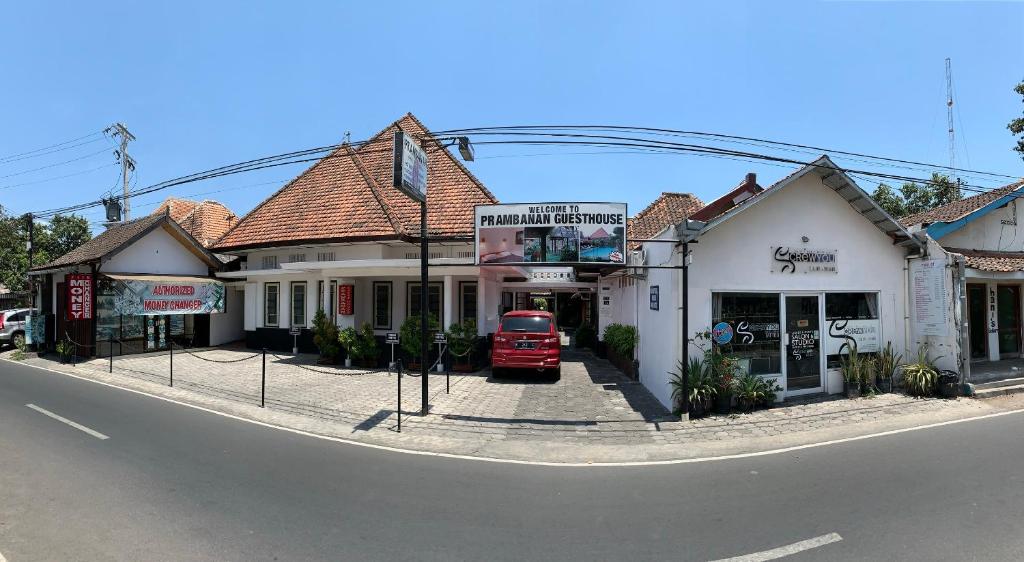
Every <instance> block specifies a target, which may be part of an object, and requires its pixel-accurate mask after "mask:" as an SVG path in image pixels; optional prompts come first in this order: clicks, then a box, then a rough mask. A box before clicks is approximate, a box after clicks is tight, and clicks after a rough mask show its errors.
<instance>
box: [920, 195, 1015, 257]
mask: <svg viewBox="0 0 1024 562" xmlns="http://www.w3.org/2000/svg"><path fill="white" fill-rule="evenodd" d="M1015 210H1016V212H1015ZM938 242H939V243H940V244H942V246H944V247H946V248H966V249H969V250H988V251H992V252H1021V251H1024V202H1022V201H1020V200H1013V201H1011V202H1010V203H1009V204H1007V205H1006V206H1005V207H1003V208H1001V209H996V210H994V211H992V212H990V213H988V214H987V215H985V216H983V217H981V218H979V219H977V220H974V221H972V222H970V223H967V224H966V225H964V226H963V227H962V228H960V229H959V230H957V231H955V232H951V233H950V234H947V235H946V236H943V237H942V238H941V239H939V240H938Z"/></svg>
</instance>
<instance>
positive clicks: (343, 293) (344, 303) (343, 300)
mask: <svg viewBox="0 0 1024 562" xmlns="http://www.w3.org/2000/svg"><path fill="white" fill-rule="evenodd" d="M355 293H356V286H355V285H338V314H340V315H342V316H352V315H353V314H355Z"/></svg>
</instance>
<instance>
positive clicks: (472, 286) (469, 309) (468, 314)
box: [459, 281, 477, 322]
mask: <svg viewBox="0 0 1024 562" xmlns="http://www.w3.org/2000/svg"><path fill="white" fill-rule="evenodd" d="M476 295H477V283H476V281H461V282H460V283H459V320H460V321H462V322H466V321H467V320H472V321H473V322H476Z"/></svg>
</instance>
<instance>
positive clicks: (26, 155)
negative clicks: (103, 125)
mask: <svg viewBox="0 0 1024 562" xmlns="http://www.w3.org/2000/svg"><path fill="white" fill-rule="evenodd" d="M101 134H102V133H101ZM102 140H104V139H103V137H100V138H96V139H92V140H88V141H85V142H80V143H77V144H73V145H70V146H65V147H63V148H56V149H54V150H47V151H45V152H39V153H35V154H34V153H31V152H23V153H21V154H14V155H11V156H8V157H5V158H0V164H9V163H11V162H19V161H21V160H28V159H30V158H39V157H40V156H48V155H50V154H56V153H58V152H64V151H65V150H71V149H72V148H78V147H80V146H85V145H87V144H93V143H96V142H100V141H102Z"/></svg>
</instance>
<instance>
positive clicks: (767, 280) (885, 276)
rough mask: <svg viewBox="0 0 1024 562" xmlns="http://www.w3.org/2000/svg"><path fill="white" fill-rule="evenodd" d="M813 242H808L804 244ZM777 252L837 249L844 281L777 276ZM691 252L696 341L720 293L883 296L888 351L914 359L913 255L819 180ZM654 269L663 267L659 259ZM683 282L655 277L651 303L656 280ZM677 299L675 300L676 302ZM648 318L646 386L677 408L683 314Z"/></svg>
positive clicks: (671, 275)
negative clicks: (908, 257) (674, 381)
mask: <svg viewBox="0 0 1024 562" xmlns="http://www.w3.org/2000/svg"><path fill="white" fill-rule="evenodd" d="M805 236H806V237H807V238H808V239H809V241H808V242H803V237H805ZM658 245H659V246H670V245H668V244H658ZM772 246H793V247H808V248H827V249H833V248H834V249H836V250H837V251H838V262H837V266H838V273H837V274H828V273H808V274H799V273H798V274H782V273H772V263H771V262H772ZM690 247H691V251H692V255H693V262H692V265H691V267H690V271H689V277H690V280H689V281H690V282H689V286H690V291H689V298H690V311H689V332H690V333H689V334H687V336H688V337H691V338H692V337H693V334H695V333H697V332H703V331H705V330H710V329H711V321H712V318H711V314H712V311H711V302H712V299H711V295H712V292H715V291H750V292H782V291H789V292H793V291H809V292H827V291H856V292H860V291H865V292H867V291H870V292H878V293H879V309H880V315H881V325H882V334H881V338H882V343H883V345H884V343H885V342H886V341H891V342H892V343H893V346H894V347H895V348H896V350H897V351H898V352H900V353H903V354H904V355H905V356H906V355H907V340H906V337H905V330H904V329H903V328H902V326H903V318H904V317H905V316H906V315H907V314H908V311H907V309H906V301H907V299H906V286H905V284H904V279H905V273H904V267H905V254H906V251H905V250H904V249H903V248H901V247H898V246H895V245H894V244H893V241H892V239H891V238H889V237H888V236H886V235H885V234H884V233H883V232H881V231H880V230H879V229H878V228H876V227H875V226H874V225H872V224H871V223H870V222H869V221H868V220H867V219H865V218H864V217H863V216H861V215H860V214H859V213H857V212H856V211H854V210H853V209H852V208H851V207H850V205H849V204H848V203H847V202H846V201H844V200H843V199H842V198H841V197H839V196H838V195H837V194H836V193H834V192H833V191H832V190H831V189H830V188H828V187H826V186H823V185H821V182H820V179H819V178H818V177H817V176H816V175H815V174H813V173H812V174H807V175H805V176H804V177H802V178H799V179H797V180H796V181H795V182H794V183H793V184H790V185H788V186H786V187H784V188H783V189H782V190H781V191H779V192H777V193H774V194H770V195H768V196H767V197H766V198H765V199H763V200H761V201H759V202H757V203H756V204H755V205H753V206H752V207H750V208H748V209H747V210H745V211H743V212H742V213H741V214H739V215H737V216H736V217H734V218H732V219H731V220H729V221H727V222H725V223H723V224H722V225H721V226H719V227H717V228H715V229H714V230H712V231H709V232H708V233H706V234H705V235H704V236H702V237H701V238H700V241H699V243H698V244H693V245H691V246H690ZM665 250H666V251H667V248H666V249H665ZM649 251H650V252H651V254H649V255H652V256H653V253H655V252H658V251H659V249H658V248H651V249H650V250H649ZM661 261H664V260H661ZM649 263H651V264H657V263H660V261H659V260H658V259H657V258H654V259H652V260H649ZM666 274H667V275H666ZM675 275H677V274H676V272H675V270H663V273H655V272H654V271H652V272H651V273H650V274H649V277H648V281H647V282H646V284H645V288H644V289H643V291H644V295H646V294H647V289H646V286H647V285H650V284H654V282H655V281H654V280H655V279H657V280H658V281H657V283H658V284H659V286H662V287H669V286H676V287H677V286H678V285H676V284H674V283H672V280H673V279H675V280H676V283H678V277H676V276H675ZM671 293H675V295H674V296H672V297H670V296H669V294H671ZM678 293H679V291H678V289H676V288H673V289H671V290H668V291H666V289H664V288H663V289H662V309H663V310H664V309H665V308H666V306H669V305H668V303H669V302H676V303H677V304H675V305H673V306H676V307H678V306H679V305H678V302H680V301H678V300H676V299H679V295H678ZM645 298H646V297H645ZM659 312H662V311H659ZM620 315H621V311H620ZM620 317H621V316H620ZM643 318H645V319H649V321H648V322H645V323H644V325H643V326H642V328H641V336H640V338H641V342H642V343H641V346H642V348H641V349H642V352H641V353H642V356H641V358H640V363H641V381H642V382H643V384H644V386H645V387H647V388H648V389H649V390H650V391H651V392H652V393H653V394H654V395H655V397H657V398H658V400H659V401H660V402H661V403H662V404H664V405H665V406H666V407H671V399H670V397H671V390H670V386H669V380H670V378H671V375H670V374H669V372H670V371H672V370H674V369H675V365H676V362H677V361H679V360H680V358H681V356H682V354H681V349H680V345H679V344H678V343H677V344H675V345H672V347H668V346H669V345H670V344H671V343H672V342H673V341H675V342H681V336H680V335H679V334H678V330H679V328H678V327H677V326H678V324H679V322H678V320H679V318H678V316H677V315H675V314H645V315H644V316H643ZM673 330H677V331H676V332H675V334H674V335H673V336H672V337H669V336H665V337H664V338H661V337H660V336H659V334H670V333H672V331H673ZM659 338H660V339H659ZM662 340H663V341H662ZM661 345H664V346H665V347H664V348H662V347H660V346H661ZM652 349H653V350H660V349H674V350H675V352H674V353H672V354H667V353H665V354H661V353H657V352H655V357H654V358H652V357H650V356H649V354H650V353H651V350H652ZM690 353H691V355H692V354H700V353H701V350H700V349H699V348H697V347H696V346H692V345H691V347H690ZM827 380H828V383H827V384H828V388H826V390H827V391H832V392H836V391H838V390H839V389H838V388H835V386H836V384H837V381H836V378H835V376H834V375H833V376H831V377H828V379H827ZM780 382H782V381H780Z"/></svg>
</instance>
